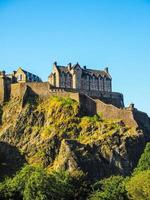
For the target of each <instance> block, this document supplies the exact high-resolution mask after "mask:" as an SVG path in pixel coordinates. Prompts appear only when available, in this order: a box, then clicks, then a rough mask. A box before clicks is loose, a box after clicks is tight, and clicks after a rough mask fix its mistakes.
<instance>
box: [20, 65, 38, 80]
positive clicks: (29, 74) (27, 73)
mask: <svg viewBox="0 0 150 200" xmlns="http://www.w3.org/2000/svg"><path fill="white" fill-rule="evenodd" d="M19 69H21V70H22V71H23V72H24V73H25V74H26V75H28V76H34V77H36V78H38V79H39V80H41V81H42V79H41V78H40V77H39V76H37V75H35V74H32V73H31V72H28V71H26V70H24V69H22V68H21V67H19ZM19 69H18V70H19ZM18 70H17V71H18Z"/></svg>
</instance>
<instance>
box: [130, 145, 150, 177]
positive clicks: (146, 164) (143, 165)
mask: <svg viewBox="0 0 150 200" xmlns="http://www.w3.org/2000/svg"><path fill="white" fill-rule="evenodd" d="M144 170H150V143H147V145H146V147H145V150H144V153H143V154H142V155H141V158H140V160H139V163H138V165H137V167H136V168H135V170H134V173H138V172H140V171H144Z"/></svg>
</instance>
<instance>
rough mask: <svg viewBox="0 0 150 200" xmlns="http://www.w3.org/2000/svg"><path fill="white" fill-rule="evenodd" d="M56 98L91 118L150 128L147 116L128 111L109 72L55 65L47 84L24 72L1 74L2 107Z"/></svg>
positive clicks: (128, 108)
mask: <svg viewBox="0 0 150 200" xmlns="http://www.w3.org/2000/svg"><path fill="white" fill-rule="evenodd" d="M53 95H57V96H65V97H70V98H72V99H74V100H76V101H77V102H78V103H79V106H80V107H81V108H82V110H83V112H84V113H85V114H88V115H95V114H97V113H102V115H103V117H104V118H108V119H117V120H118V119H121V120H122V121H123V122H124V123H125V124H127V125H128V126H134V127H138V126H139V125H140V124H141V123H143V121H144V122H146V124H149V121H148V120H149V118H148V117H147V115H146V114H145V113H143V112H140V111H138V110H137V109H135V108H134V104H131V105H130V106H129V107H127V108H125V107H124V100H123V95H122V94H121V93H118V92H113V91H112V78H111V75H110V73H109V71H108V68H106V69H104V70H93V69H87V68H86V67H83V68H82V67H81V66H80V65H79V64H78V63H77V64H75V65H71V64H68V65H67V66H59V65H57V63H56V62H55V63H54V64H53V69H52V72H51V74H50V75H49V77H48V81H47V82H42V80H41V78H39V77H38V76H37V75H35V74H32V73H30V72H27V71H25V70H23V69H22V68H19V69H18V70H17V71H14V72H13V73H11V74H6V73H5V71H1V72H0V105H1V104H3V103H5V102H7V101H9V100H11V99H20V100H21V103H22V104H21V105H22V106H24V105H26V102H28V100H29V99H30V98H31V97H38V98H41V99H43V98H47V97H50V96H53ZM147 119H148V120H147ZM141 120H142V121H141ZM137 122H138V123H137ZM147 126H148V125H147Z"/></svg>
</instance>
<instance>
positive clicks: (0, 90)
mask: <svg viewBox="0 0 150 200" xmlns="http://www.w3.org/2000/svg"><path fill="white" fill-rule="evenodd" d="M4 92H5V85H4V79H3V78H2V77H0V104H1V103H3V102H4V99H5V98H4V97H5V94H4Z"/></svg>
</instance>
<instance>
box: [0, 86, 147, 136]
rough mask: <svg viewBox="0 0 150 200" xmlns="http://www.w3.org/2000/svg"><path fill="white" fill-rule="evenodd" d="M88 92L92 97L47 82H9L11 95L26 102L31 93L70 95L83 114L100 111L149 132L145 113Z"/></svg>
mask: <svg viewBox="0 0 150 200" xmlns="http://www.w3.org/2000/svg"><path fill="white" fill-rule="evenodd" d="M88 94H89V95H91V96H94V98H92V97H90V96H88V95H87V94H84V93H82V92H79V91H76V90H66V89H56V88H50V85H49V83H48V82H45V83H17V84H11V97H13V98H21V99H22V100H23V102H26V100H27V98H28V97H31V96H32V95H35V96H36V95H37V96H39V97H42V98H43V97H46V98H47V97H50V96H53V95H57V96H63V97H70V98H72V99H74V100H76V101H77V102H79V105H80V107H81V109H82V110H83V111H84V113H85V114H88V115H94V114H96V113H102V115H103V117H104V118H107V119H120V120H122V121H123V122H124V123H125V124H126V125H127V126H129V127H140V126H144V127H145V130H148V133H149V132H150V125H149V124H150V119H149V117H148V116H147V115H146V114H145V113H142V112H140V111H138V110H136V109H134V108H132V109H131V108H128V109H126V108H123V109H122V108H121V109H120V108H117V107H115V106H113V105H112V104H106V103H104V102H102V101H101V100H100V97H99V96H98V98H95V95H96V94H97V93H94V92H92V91H91V93H88ZM103 95H104V94H103ZM105 95H106V96H107V98H108V99H109V95H112V96H113V98H114V99H115V98H116V99H117V98H119V97H120V99H122V98H123V97H122V96H121V94H119V93H109V94H106V93H105ZM1 96H2V95H1ZM106 96H105V97H106Z"/></svg>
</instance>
